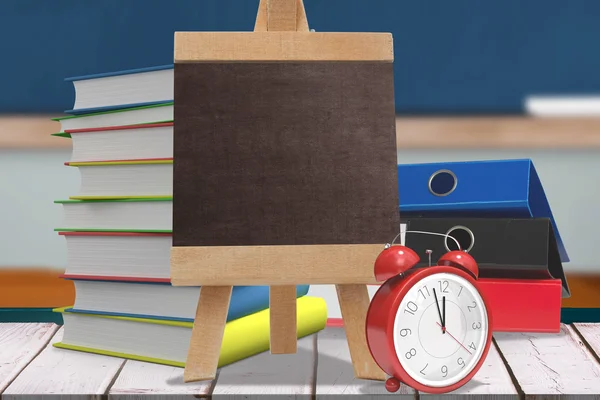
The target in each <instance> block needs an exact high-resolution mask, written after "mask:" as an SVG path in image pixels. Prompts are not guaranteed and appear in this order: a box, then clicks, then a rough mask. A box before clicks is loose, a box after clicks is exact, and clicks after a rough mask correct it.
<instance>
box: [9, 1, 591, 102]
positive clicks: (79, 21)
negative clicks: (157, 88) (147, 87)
mask: <svg viewBox="0 0 600 400" xmlns="http://www.w3.org/2000/svg"><path fill="white" fill-rule="evenodd" d="M304 1H305V8H306V11H307V14H308V20H309V24H310V26H311V28H314V29H316V30H317V31H389V32H392V33H393V34H394V42H395V52H396V62H395V69H396V70H395V79H396V106H397V109H398V112H399V113H413V114H414V113H454V114H459V113H470V114H473V113H519V112H521V111H522V103H523V98H524V97H525V96H527V95H529V94H571V93H575V94H585V93H597V92H599V91H600V52H599V51H598V46H599V43H600V22H599V21H600V1H595V0H569V1H564V0H563V1H560V0H527V1H522V0H486V1H481V0H453V1H442V0H438V1H428V0H418V1H417V0H413V1H400V0H304ZM257 6H258V0H103V1H91V0H52V1H50V0H0V38H1V39H0V55H1V56H0V57H1V60H0V112H51V113H60V112H62V111H63V110H65V109H69V108H71V105H72V104H73V100H74V94H73V89H72V87H71V84H70V83H65V82H63V78H65V77H67V76H72V75H83V74H90V73H98V72H107V71H114V70H121V69H129V68H137V67H144V66H152V65H161V64H170V63H172V58H173V32H174V31H176V30H183V31H185V30H208V31H210V30H213V31H221V30H237V31H244V30H246V31H247V30H252V29H253V25H254V18H255V16H256V10H257Z"/></svg>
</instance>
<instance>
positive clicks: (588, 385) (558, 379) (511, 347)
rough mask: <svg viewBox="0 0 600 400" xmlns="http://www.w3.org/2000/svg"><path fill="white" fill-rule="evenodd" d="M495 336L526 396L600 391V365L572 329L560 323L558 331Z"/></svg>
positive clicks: (498, 334) (592, 393)
mask: <svg viewBox="0 0 600 400" xmlns="http://www.w3.org/2000/svg"><path fill="white" fill-rule="evenodd" d="M494 336H495V338H496V343H497V344H498V347H499V349H500V351H501V352H502V354H503V356H504V358H505V359H506V361H507V362H508V364H509V365H510V367H511V369H512V371H513V373H514V376H515V377H516V379H517V382H518V384H519V386H520V387H521V389H522V390H523V392H524V393H525V395H528V396H540V395H554V396H557V395H567V394H569V395H578V394H588V395H597V394H599V393H600V364H599V363H598V362H597V361H596V360H595V359H594V357H593V355H592V354H591V353H590V351H589V350H588V349H587V348H586V346H585V344H584V343H583V342H582V341H581V339H580V338H579V337H578V335H577V334H576V333H575V332H574V330H573V328H571V327H569V326H565V325H562V326H561V331H560V333H559V334H549V333H546V334H533V333H497V334H495V335H494ZM598 398H600V395H598Z"/></svg>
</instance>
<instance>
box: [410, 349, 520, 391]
mask: <svg viewBox="0 0 600 400" xmlns="http://www.w3.org/2000/svg"><path fill="white" fill-rule="evenodd" d="M464 395H479V396H481V395H498V396H503V398H504V399H508V398H515V399H516V398H518V397H519V392H518V390H517V388H516V387H515V385H514V384H513V382H512V379H511V377H510V374H509V372H508V370H507V368H506V366H505V365H504V362H503V361H502V358H501V357H500V354H499V353H498V350H497V349H496V346H494V344H493V343H492V345H491V346H490V351H489V353H488V356H487V358H486V360H485V362H484V363H483V365H482V366H481V369H480V370H479V372H477V374H476V375H475V376H474V377H473V379H471V380H470V381H469V382H468V383H466V384H465V385H464V386H463V387H461V388H459V389H457V390H455V391H453V392H450V393H447V394H444V395H442V396H440V395H430V394H426V393H419V397H421V398H427V400H431V399H432V398H444V399H446V400H451V399H460V398H463V397H462V396H464Z"/></svg>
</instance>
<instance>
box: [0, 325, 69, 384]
mask: <svg viewBox="0 0 600 400" xmlns="http://www.w3.org/2000/svg"><path fill="white" fill-rule="evenodd" d="M57 330H58V326H57V325H55V324H12V323H8V324H0V394H1V393H2V392H3V391H4V390H5V389H6V388H7V387H8V386H9V385H10V384H11V383H12V382H13V380H14V379H15V378H16V377H17V376H18V375H19V373H20V372H21V371H22V370H23V369H25V368H26V367H27V365H29V363H30V362H31V360H33V359H34V358H35V357H36V356H37V355H38V354H39V352H40V351H42V350H43V349H44V347H46V345H47V344H48V342H49V341H50V339H52V336H54V334H55V333H56V331H57Z"/></svg>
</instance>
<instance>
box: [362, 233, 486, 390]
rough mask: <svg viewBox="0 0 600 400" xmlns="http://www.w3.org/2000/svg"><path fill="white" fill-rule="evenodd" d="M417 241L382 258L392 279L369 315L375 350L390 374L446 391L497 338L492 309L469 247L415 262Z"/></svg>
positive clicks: (378, 271)
mask: <svg viewBox="0 0 600 400" xmlns="http://www.w3.org/2000/svg"><path fill="white" fill-rule="evenodd" d="M418 261H419V256H418V255H417V254H416V253H415V252H414V251H413V250H412V249H410V248H408V247H405V246H401V245H395V246H389V245H386V248H385V249H384V250H383V251H382V252H381V254H380V255H379V257H378V258H377V260H376V261H375V277H376V278H377V280H378V281H383V280H385V282H384V283H383V284H382V285H381V287H380V288H379V290H378V291H377V292H376V294H375V296H374V297H373V299H372V301H371V304H370V306H369V310H368V313H367V321H366V336H367V343H368V346H369V349H370V351H371V355H372V356H373V359H374V360H375V362H376V363H377V364H378V365H379V367H380V368H381V369H382V370H383V371H384V372H386V373H387V374H388V375H389V376H391V378H389V379H388V380H387V381H386V388H387V390H388V391H390V392H395V391H396V390H398V388H399V386H400V382H403V383H405V384H407V385H409V386H411V387H412V388H414V389H416V390H418V391H421V392H425V393H447V392H451V391H453V390H456V389H458V388H459V387H461V386H463V385H464V384H465V383H467V382H468V381H469V380H470V379H471V378H472V377H473V376H474V375H475V374H476V373H477V371H478V370H479V368H480V367H481V365H482V364H483V362H484V361H485V358H486V356H487V354H488V351H489V348H490V344H491V342H492V329H491V327H492V323H491V315H490V313H489V312H488V308H487V306H486V301H485V299H484V296H483V295H482V293H481V291H480V290H479V288H478V284H477V278H478V275H479V267H478V266H477V263H476V262H475V260H474V259H473V257H471V255H469V254H468V253H466V252H464V251H461V250H456V251H450V252H448V253H446V254H445V255H443V256H442V257H441V258H440V259H439V261H438V263H437V265H435V266H430V267H423V268H414V267H415V265H416V264H417V262H418Z"/></svg>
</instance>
